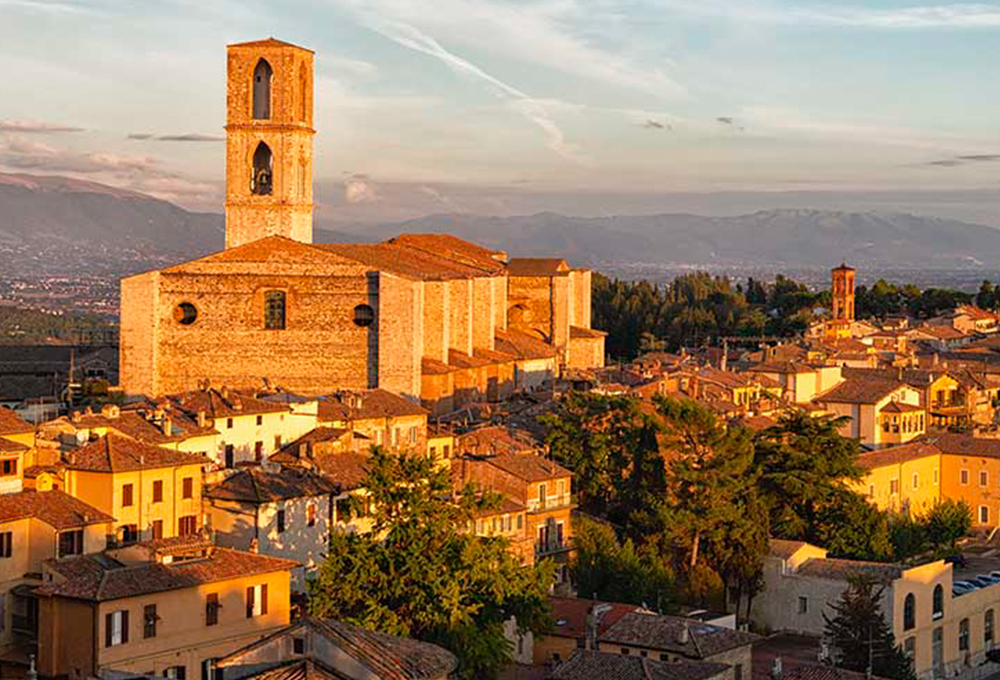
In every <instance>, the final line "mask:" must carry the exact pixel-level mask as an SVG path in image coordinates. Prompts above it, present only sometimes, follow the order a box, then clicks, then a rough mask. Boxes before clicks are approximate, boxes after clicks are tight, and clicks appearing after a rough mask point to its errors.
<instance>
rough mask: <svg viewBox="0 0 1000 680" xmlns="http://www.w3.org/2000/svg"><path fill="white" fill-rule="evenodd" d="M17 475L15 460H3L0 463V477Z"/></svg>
mask: <svg viewBox="0 0 1000 680" xmlns="http://www.w3.org/2000/svg"><path fill="white" fill-rule="evenodd" d="M15 475H17V458H4V459H3V460H2V461H0V477H13V476H15Z"/></svg>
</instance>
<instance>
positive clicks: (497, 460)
mask: <svg viewBox="0 0 1000 680" xmlns="http://www.w3.org/2000/svg"><path fill="white" fill-rule="evenodd" d="M483 460H485V461H486V462H487V463H489V464H490V465H493V466H495V467H498V468H500V469H501V470H503V471H504V472H506V473H508V474H511V475H513V476H515V477H517V478H519V479H523V480H524V481H526V482H544V481H546V480H548V479H558V478H561V477H570V476H571V475H572V474H573V473H572V472H570V471H569V470H567V469H566V468H564V467H563V466H562V465H559V464H558V463H556V462H554V461H551V460H549V459H548V458H543V457H541V456H537V455H533V454H522V453H506V454H502V455H499V456H491V457H488V458H484V459H483Z"/></svg>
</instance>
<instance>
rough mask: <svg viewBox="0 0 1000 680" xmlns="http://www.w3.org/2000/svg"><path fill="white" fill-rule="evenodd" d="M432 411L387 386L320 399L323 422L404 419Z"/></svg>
mask: <svg viewBox="0 0 1000 680" xmlns="http://www.w3.org/2000/svg"><path fill="white" fill-rule="evenodd" d="M428 413H429V411H428V410H427V409H425V408H424V407H422V406H421V405H420V404H415V403H413V402H412V401H410V400H409V399H407V398H405V397H401V396H399V395H398V394H393V393H392V392H388V391H386V390H383V389H374V390H352V391H344V392H338V393H336V394H333V395H330V396H327V397H323V398H322V399H320V401H319V421H320V422H343V421H346V420H371V419H376V418H402V417H405V416H426V415H428Z"/></svg>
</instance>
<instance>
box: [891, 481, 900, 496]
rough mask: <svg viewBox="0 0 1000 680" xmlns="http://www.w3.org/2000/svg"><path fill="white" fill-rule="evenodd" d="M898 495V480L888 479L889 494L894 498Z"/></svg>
mask: <svg viewBox="0 0 1000 680" xmlns="http://www.w3.org/2000/svg"><path fill="white" fill-rule="evenodd" d="M898 493H899V480H898V479H890V480H889V494H890V495H892V496H895V495H897V494H898Z"/></svg>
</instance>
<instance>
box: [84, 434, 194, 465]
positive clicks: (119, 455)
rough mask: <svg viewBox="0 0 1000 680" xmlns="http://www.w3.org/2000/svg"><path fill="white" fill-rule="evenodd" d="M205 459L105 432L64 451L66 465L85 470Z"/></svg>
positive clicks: (180, 463) (169, 463)
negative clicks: (90, 440) (98, 436)
mask: <svg viewBox="0 0 1000 680" xmlns="http://www.w3.org/2000/svg"><path fill="white" fill-rule="evenodd" d="M206 463H208V459H207V458H205V457H204V456H202V455H201V454H197V453H186V452H184V451H175V450H174V449H165V448H163V447H161V446H152V445H150V444H144V443H143V442H138V441H136V440H134V439H130V438H129V437H123V436H121V435H117V434H108V435H105V436H103V437H101V438H100V439H97V440H95V441H92V442H90V443H88V444H85V445H84V446H81V447H80V448H78V449H73V450H71V451H69V452H67V453H66V454H65V464H66V467H67V468H69V469H71V470H86V471H88V472H129V471H132V470H153V469H156V468H166V467H178V466H181V465H204V464H206Z"/></svg>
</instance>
